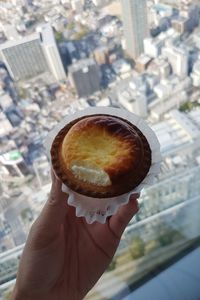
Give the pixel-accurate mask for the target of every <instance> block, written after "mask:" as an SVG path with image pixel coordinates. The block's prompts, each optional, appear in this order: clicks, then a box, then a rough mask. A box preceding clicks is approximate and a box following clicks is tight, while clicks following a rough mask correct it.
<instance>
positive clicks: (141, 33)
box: [121, 0, 148, 59]
mask: <svg viewBox="0 0 200 300" xmlns="http://www.w3.org/2000/svg"><path fill="white" fill-rule="evenodd" d="M121 5H122V18H123V24H124V36H125V40H126V50H127V53H128V54H129V55H130V57H132V58H133V59H136V58H137V57H138V56H139V55H140V54H141V53H142V52H143V50H144V47H143V40H144V38H146V37H147V36H148V22H147V5H146V0H121Z"/></svg>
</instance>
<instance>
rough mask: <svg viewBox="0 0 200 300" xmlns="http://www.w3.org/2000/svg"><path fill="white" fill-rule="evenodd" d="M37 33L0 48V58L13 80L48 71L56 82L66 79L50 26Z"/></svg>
mask: <svg viewBox="0 0 200 300" xmlns="http://www.w3.org/2000/svg"><path fill="white" fill-rule="evenodd" d="M39 31H40V32H37V33H34V34H31V35H28V36H26V37H24V38H21V39H18V40H15V41H8V42H5V43H3V44H2V45H1V46H0V56H1V57H2V59H3V61H4V63H5V65H6V67H7V69H8V71H9V74H10V76H11V77H12V78H13V80H15V81H18V80H26V79H30V78H33V77H35V76H38V75H41V74H43V73H46V72H49V71H50V72H51V73H52V74H53V76H54V78H55V79H56V80H63V79H65V78H66V75H65V71H64V68H63V65H62V61H61V58H60V55H59V52H58V49H57V45H56V42H55V39H54V35H53V30H52V28H51V26H50V24H46V25H44V26H42V27H41V29H40V30H39Z"/></svg>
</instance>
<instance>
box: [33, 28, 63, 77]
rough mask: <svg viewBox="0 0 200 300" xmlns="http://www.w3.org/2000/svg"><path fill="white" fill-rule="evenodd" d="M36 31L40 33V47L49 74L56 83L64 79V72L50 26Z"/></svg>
mask: <svg viewBox="0 0 200 300" xmlns="http://www.w3.org/2000/svg"><path fill="white" fill-rule="evenodd" d="M38 31H39V32H40V38H41V45H42V47H43V51H44V54H45V57H46V61H47V64H48V67H49V70H50V72H51V73H52V74H53V76H54V78H55V79H56V80H58V81H60V80H64V79H66V74H65V70H64V67H63V64H62V61H61V58H60V54H59V52H58V48H57V45H56V41H55V38H54V34H53V29H52V27H51V25H50V24H49V23H47V24H45V25H43V26H42V27H41V28H39V29H38Z"/></svg>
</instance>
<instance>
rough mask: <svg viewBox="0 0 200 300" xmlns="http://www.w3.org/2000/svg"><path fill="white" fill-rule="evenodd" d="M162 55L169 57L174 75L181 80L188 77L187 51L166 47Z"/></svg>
mask: <svg viewBox="0 0 200 300" xmlns="http://www.w3.org/2000/svg"><path fill="white" fill-rule="evenodd" d="M162 54H163V56H165V57H167V59H168V61H169V63H170V64H171V66H172V69H173V73H174V74H176V75H177V76H179V77H180V78H184V77H186V76H187V75H188V67H189V55H188V51H187V50H186V49H183V48H177V47H165V48H163V49H162Z"/></svg>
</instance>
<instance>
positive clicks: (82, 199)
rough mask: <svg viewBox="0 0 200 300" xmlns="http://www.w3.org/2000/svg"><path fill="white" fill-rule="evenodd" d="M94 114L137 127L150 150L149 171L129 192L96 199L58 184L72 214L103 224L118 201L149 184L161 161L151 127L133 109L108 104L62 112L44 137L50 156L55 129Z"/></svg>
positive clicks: (113, 211)
mask: <svg viewBox="0 0 200 300" xmlns="http://www.w3.org/2000/svg"><path fill="white" fill-rule="evenodd" d="M97 114H106V115H111V116H116V117H120V118H123V119H125V120H127V121H129V122H130V123H132V124H133V125H135V126H136V127H137V128H139V129H140V131H141V132H142V133H143V134H144V136H145V137H146V139H147V141H148V143H149V146H150V148H151V152H152V161H151V167H150V170H149V173H148V174H147V176H146V177H145V179H144V180H143V181H142V183H141V184H140V185H139V186H137V187H136V188H135V189H134V190H132V191H131V192H129V193H128V194H124V195H122V196H118V197H114V198H106V199H98V198H91V197H87V196H84V195H81V194H78V193H76V192H74V191H73V190H71V189H70V188H68V187H67V186H66V185H64V184H63V185H62V191H63V192H64V193H66V194H68V195H69V197H67V196H66V199H67V202H68V204H69V205H70V206H74V207H75V208H76V216H77V217H85V219H86V222H87V223H88V224H92V223H94V222H95V221H97V222H99V223H102V224H104V223H105V222H106V218H107V217H109V216H112V215H114V214H115V213H116V212H117V210H118V208H119V207H120V206H122V205H125V204H127V203H128V201H129V198H130V196H131V195H132V194H135V193H140V192H141V191H142V189H143V188H145V187H146V186H149V185H151V184H153V182H154V179H155V176H156V175H158V173H159V171H160V163H161V154H160V144H159V142H158V139H157V137H156V135H155V133H154V132H153V131H152V129H151V128H150V127H149V126H148V125H147V123H146V122H145V121H144V120H143V119H141V118H140V117H138V116H136V115H135V114H133V113H130V112H128V111H125V110H122V109H118V108H111V107H95V108H92V107H91V108H87V109H85V110H82V111H78V112H75V113H74V114H71V115H68V116H66V117H65V118H64V119H63V120H62V121H61V122H60V123H59V124H58V125H57V126H56V127H55V128H54V129H53V130H52V131H51V132H50V133H49V134H48V136H47V138H46V140H45V148H46V150H47V155H48V157H49V158H50V159H51V155H50V150H51V146H52V143H53V141H54V138H55V137H56V135H57V134H58V132H59V131H60V130H61V129H62V128H63V127H65V126H66V125H67V124H68V123H70V122H72V121H73V120H76V119H78V118H81V117H83V116H90V115H97Z"/></svg>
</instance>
